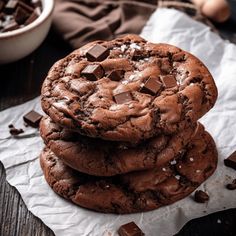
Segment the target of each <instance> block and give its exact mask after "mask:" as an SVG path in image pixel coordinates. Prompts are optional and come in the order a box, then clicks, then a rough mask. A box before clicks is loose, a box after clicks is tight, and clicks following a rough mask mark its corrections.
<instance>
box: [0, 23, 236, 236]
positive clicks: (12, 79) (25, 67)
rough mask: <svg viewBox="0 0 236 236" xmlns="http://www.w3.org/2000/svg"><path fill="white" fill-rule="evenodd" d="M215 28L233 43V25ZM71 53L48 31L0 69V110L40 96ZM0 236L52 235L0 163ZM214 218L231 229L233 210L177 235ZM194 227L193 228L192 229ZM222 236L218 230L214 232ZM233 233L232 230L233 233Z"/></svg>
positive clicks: (235, 26)
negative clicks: (27, 52) (53, 67)
mask: <svg viewBox="0 0 236 236" xmlns="http://www.w3.org/2000/svg"><path fill="white" fill-rule="evenodd" d="M217 28H218V29H219V30H220V31H221V32H222V33H223V34H224V36H225V37H226V38H228V39H230V40H231V41H232V42H234V43H236V23H234V22H232V21H229V22H227V23H226V24H224V25H218V26H217ZM70 51H71V48H70V47H69V46H68V45H66V44H65V43H64V42H62V41H61V40H59V37H58V36H57V35H56V34H55V33H53V31H52V30H51V32H50V34H49V35H48V37H47V39H46V40H45V41H44V43H43V44H42V45H41V46H40V48H39V49H37V50H36V51H35V52H34V53H33V54H31V55H30V56H28V57H26V58H24V59H23V60H20V61H18V62H16V63H12V64H8V65H4V66H0V77H1V84H0V110H3V109H6V108H8V107H11V106H13V105H17V104H20V103H23V102H26V101H27V100H30V99H32V98H34V97H36V96H38V95H39V94H40V87H41V84H42V81H43V80H44V78H45V75H46V73H47V71H48V69H49V68H50V67H51V65H52V64H53V63H54V62H55V61H56V60H58V59H59V58H62V57H63V56H65V55H66V54H68V53H69V52H70ZM0 185H1V188H0V236H28V235H29V236H31V235H32V236H36V235H40V236H42V235H48V236H49V235H50V236H51V235H54V234H53V232H52V231H51V230H50V229H49V228H47V227H46V226H45V225H44V224H43V223H42V221H41V220H40V219H38V218H37V217H35V216H34V215H32V214H31V213H30V212H29V211H28V210H27V208H26V206H25V204H24V202H23V201H22V199H21V197H20V195H19V193H18V192H17V191H16V189H15V188H13V187H11V186H10V185H9V184H8V183H7V182H6V178H5V171H4V169H3V166H2V164H1V163H0ZM217 217H221V218H222V217H225V219H227V221H228V222H229V223H230V222H231V223H230V224H231V225H230V226H229V227H234V224H233V223H232V222H233V221H235V222H236V209H233V210H229V211H225V212H223V213H220V214H219V213H218V214H216V215H213V216H209V217H208V218H207V219H203V220H202V219H200V220H198V221H194V222H190V224H188V225H187V226H186V228H184V231H183V232H181V233H180V234H178V235H188V236H190V235H201V236H203V235H205V234H203V233H201V234H196V232H198V231H197V229H196V225H197V228H198V229H204V228H205V229H206V231H205V232H206V235H213V234H209V233H211V232H212V231H209V227H208V226H209V225H211V224H212V222H216V219H217ZM194 225H195V226H194ZM217 231H218V233H219V234H214V235H223V234H222V232H224V231H221V230H220V229H219V230H216V232H217ZM235 232H236V229H235ZM234 235H236V233H235V234H234Z"/></svg>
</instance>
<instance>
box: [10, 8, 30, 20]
mask: <svg viewBox="0 0 236 236" xmlns="http://www.w3.org/2000/svg"><path fill="white" fill-rule="evenodd" d="M14 16H15V21H16V22H17V23H18V24H23V23H24V22H25V21H26V20H27V19H28V17H29V16H30V15H29V12H28V11H26V10H25V9H23V8H22V7H17V9H16V12H15V13H14Z"/></svg>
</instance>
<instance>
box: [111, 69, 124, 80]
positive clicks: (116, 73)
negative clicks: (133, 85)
mask: <svg viewBox="0 0 236 236" xmlns="http://www.w3.org/2000/svg"><path fill="white" fill-rule="evenodd" d="M124 73H125V72H124V71H123V70H113V71H111V72H110V74H109V75H108V76H107V77H108V78H109V79H110V80H113V81H120V80H121V79H122V77H123V76H124Z"/></svg>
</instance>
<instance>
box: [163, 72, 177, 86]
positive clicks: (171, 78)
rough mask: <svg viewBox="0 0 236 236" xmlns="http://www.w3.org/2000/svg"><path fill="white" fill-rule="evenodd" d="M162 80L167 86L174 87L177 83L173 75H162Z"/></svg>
mask: <svg viewBox="0 0 236 236" xmlns="http://www.w3.org/2000/svg"><path fill="white" fill-rule="evenodd" d="M161 80H162V82H163V84H164V86H165V88H172V87H175V86H176V85H177V82H176V80H175V78H174V76H172V75H165V76H163V77H161Z"/></svg>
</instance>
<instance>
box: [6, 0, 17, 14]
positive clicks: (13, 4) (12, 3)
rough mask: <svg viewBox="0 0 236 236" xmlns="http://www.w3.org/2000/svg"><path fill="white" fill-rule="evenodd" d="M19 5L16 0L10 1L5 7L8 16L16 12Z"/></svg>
mask: <svg viewBox="0 0 236 236" xmlns="http://www.w3.org/2000/svg"><path fill="white" fill-rule="evenodd" d="M17 4H18V1H16V0H10V1H8V3H7V4H6V5H5V9H4V10H5V12H6V13H7V14H11V13H13V12H14V10H15V8H16V6H17Z"/></svg>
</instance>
